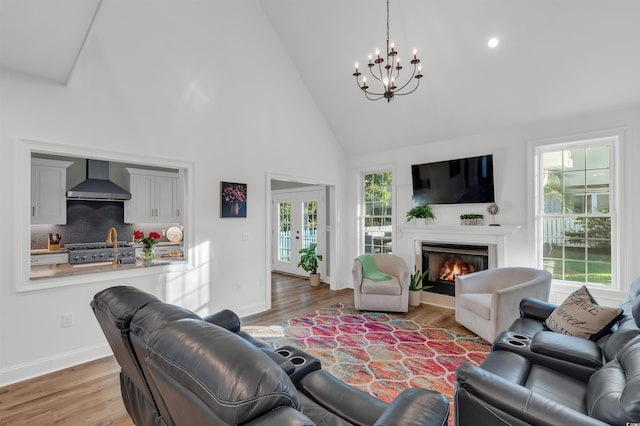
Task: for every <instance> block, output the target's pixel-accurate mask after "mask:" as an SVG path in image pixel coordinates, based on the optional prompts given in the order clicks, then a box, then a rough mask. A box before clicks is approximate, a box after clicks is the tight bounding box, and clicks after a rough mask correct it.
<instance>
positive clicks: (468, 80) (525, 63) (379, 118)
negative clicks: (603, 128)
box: [0, 0, 640, 153]
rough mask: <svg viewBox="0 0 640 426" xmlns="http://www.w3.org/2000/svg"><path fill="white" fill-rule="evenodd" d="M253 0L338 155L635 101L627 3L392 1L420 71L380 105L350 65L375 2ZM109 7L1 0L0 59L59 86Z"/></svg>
mask: <svg viewBox="0 0 640 426" xmlns="http://www.w3.org/2000/svg"><path fill="white" fill-rule="evenodd" d="M107 1H108V0H107ZM129 1H148V0H129ZM190 1H197V0H190ZM211 1H214V0H211ZM215 1H217V2H218V3H219V4H220V11H221V13H224V7H225V4H226V1H227V0H215ZM259 1H260V3H261V6H262V9H263V10H264V12H265V15H266V17H267V19H268V20H269V22H270V23H271V26H272V27H273V29H274V31H275V33H276V34H277V36H278V38H279V39H280V41H281V43H282V46H283V47H284V49H285V50H286V52H287V53H288V55H289V57H290V58H291V61H292V64H293V65H292V66H294V67H295V68H296V69H297V71H298V73H299V74H300V76H301V78H302V79H303V81H304V82H305V84H306V86H307V88H308V90H309V93H310V94H311V96H312V98H313V99H314V101H315V103H316V104H317V106H318V108H319V110H320V111H321V113H322V114H323V116H324V118H325V119H326V121H327V122H328V124H329V126H330V127H331V128H332V130H333V132H334V134H335V135H336V137H337V139H338V140H339V141H340V143H342V145H343V146H344V148H345V151H346V152H348V153H358V152H366V151H380V150H385V149H390V148H394V147H401V146H409V145H415V144H422V143H425V142H430V141H435V140H443V139H450V138H456V137H461V136H466V135H471V134H477V133H485V132H488V131H491V130H494V129H500V128H508V127H512V126H521V125H527V124H529V123H536V122H542V121H544V120H548V119H552V118H562V117H571V116H575V115H579V114H584V113H589V112H593V111H598V110H604V109H608V108H614V107H618V106H626V105H634V104H638V103H640V78H638V76H639V75H640V54H638V52H640V25H638V23H637V19H638V16H640V1H637V0H608V1H607V0H483V1H477V0H446V1H445V0H391V25H390V32H391V39H392V40H393V41H394V42H395V45H396V47H397V49H398V51H399V52H400V57H401V58H403V62H405V63H406V62H408V61H406V59H408V57H409V54H410V52H411V51H412V50H413V49H414V48H415V49H417V50H418V56H419V57H420V58H421V59H422V65H423V69H422V72H423V74H424V78H423V79H422V80H421V84H420V88H419V89H418V90H417V91H416V92H415V93H413V94H411V95H409V96H405V97H398V98H396V99H394V100H393V101H392V102H390V103H387V102H386V101H384V100H381V101H377V102H371V101H368V100H366V99H365V98H364V96H363V94H362V93H360V91H359V89H358V88H357V87H356V84H355V82H354V77H353V76H352V73H353V66H354V63H355V62H356V61H357V62H359V63H360V64H364V63H366V61H367V56H368V54H369V53H372V52H373V51H374V50H375V48H376V47H378V48H381V49H382V48H383V46H384V42H385V30H386V28H385V18H386V17H385V13H386V6H385V1H384V0H349V1H345V0H259ZM101 3H104V4H102V6H101ZM126 3H127V2H120V3H119V5H120V6H119V7H122V8H123V10H122V13H126ZM106 5H107V2H104V1H101V0H56V1H51V0H0V67H4V68H9V69H12V70H15V71H18V72H24V73H27V74H31V75H35V76H39V77H42V78H46V79H49V80H52V81H55V82H59V83H62V84H64V83H65V82H66V81H67V80H68V79H69V77H70V76H71V75H72V72H73V67H74V63H75V61H76V58H77V57H78V55H79V54H81V51H82V46H83V43H84V40H85V38H86V37H87V36H89V37H90V36H91V26H92V23H93V20H94V17H95V19H96V21H97V20H99V19H100V18H101V15H100V8H101V7H105V6H106ZM109 6H110V7H113V6H112V5H111V4H110V5H109ZM96 14H97V15H96ZM109 16H114V15H113V14H111V15H109ZM101 25H104V22H101ZM110 25H113V26H116V27H117V25H118V22H113V23H110ZM140 33H141V34H145V29H144V28H141V29H140ZM145 35H146V36H148V34H145ZM256 36H259V35H258V34H257V35H256ZM494 36H495V37H498V38H499V39H500V44H499V45H498V47H497V48H495V49H490V48H488V46H487V41H488V39H489V38H490V37H494ZM230 42H232V40H230ZM241 48H242V46H238V49H241ZM260 66H269V64H268V63H267V64H261V65H260ZM361 68H363V67H361Z"/></svg>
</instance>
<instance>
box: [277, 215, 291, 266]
mask: <svg viewBox="0 0 640 426" xmlns="http://www.w3.org/2000/svg"><path fill="white" fill-rule="evenodd" d="M278 212H279V214H278V260H279V261H281V262H291V203H278Z"/></svg>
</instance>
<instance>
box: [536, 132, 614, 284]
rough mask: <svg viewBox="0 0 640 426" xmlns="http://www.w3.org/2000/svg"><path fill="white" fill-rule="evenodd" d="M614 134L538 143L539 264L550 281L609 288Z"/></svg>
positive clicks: (612, 221)
mask: <svg viewBox="0 0 640 426" xmlns="http://www.w3.org/2000/svg"><path fill="white" fill-rule="evenodd" d="M616 142H617V138H616V137H611V138H603V139H597V140H589V141H581V142H573V143H565V144H556V145H547V146H539V147H537V158H538V164H539V170H538V182H537V185H536V189H537V195H538V196H537V199H538V200H540V202H539V203H538V207H537V210H538V211H537V217H538V220H537V231H538V232H537V235H538V236H539V237H538V238H539V239H540V240H539V247H540V250H539V252H538V257H539V262H538V263H539V264H541V265H542V267H543V268H544V269H546V270H548V271H550V272H551V273H552V274H553V278H554V280H557V281H562V282H567V283H577V284H580V285H582V284H599V285H605V286H611V284H612V283H613V282H614V280H613V278H614V274H615V272H616V264H617V261H616V258H615V250H613V248H614V247H615V246H616V239H617V238H616V231H615V229H616V226H615V225H616V209H615V202H614V201H615V196H614V194H615V190H616V188H615V187H614V186H615V179H614V176H615V167H614V161H613V160H614V159H615V158H616V151H615V150H616V146H617V144H616Z"/></svg>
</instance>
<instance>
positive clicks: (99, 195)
mask: <svg viewBox="0 0 640 426" xmlns="http://www.w3.org/2000/svg"><path fill="white" fill-rule="evenodd" d="M67 199H69V200H91V201H124V200H129V199H131V194H130V193H129V192H128V191H126V190H124V189H123V188H121V187H119V186H118V185H116V184H115V183H113V182H111V181H110V180H109V162H108V161H101V160H87V180H85V181H83V182H81V183H79V184H78V185H76V186H74V187H73V188H71V189H70V190H68V191H67Z"/></svg>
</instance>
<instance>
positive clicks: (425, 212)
mask: <svg viewBox="0 0 640 426" xmlns="http://www.w3.org/2000/svg"><path fill="white" fill-rule="evenodd" d="M435 218H436V215H434V214H433V212H432V211H431V207H429V206H428V205H424V206H416V207H414V208H412V209H411V210H409V211H408V212H407V222H409V221H410V220H412V219H416V220H415V222H416V223H418V222H422V223H424V222H425V221H426V220H427V219H435Z"/></svg>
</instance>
